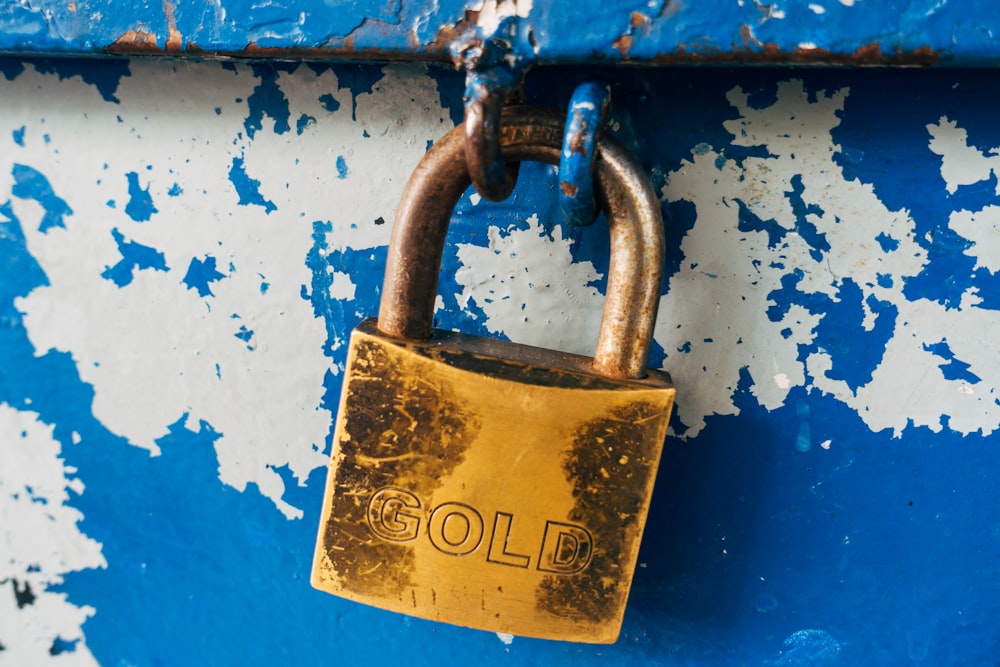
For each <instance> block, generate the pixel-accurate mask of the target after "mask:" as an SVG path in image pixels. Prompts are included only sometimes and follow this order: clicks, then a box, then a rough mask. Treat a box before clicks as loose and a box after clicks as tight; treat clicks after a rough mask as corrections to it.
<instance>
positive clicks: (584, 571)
mask: <svg viewBox="0 0 1000 667" xmlns="http://www.w3.org/2000/svg"><path fill="white" fill-rule="evenodd" d="M349 355H350V356H349V359H348V369H347V379H346V380H345V389H344V392H343V394H342V397H341V404H340V419H339V420H338V423H337V430H336V434H335V436H334V438H335V443H336V445H335V454H334V462H333V465H332V467H331V469H330V473H329V481H328V486H327V494H326V498H325V503H324V506H323V519H322V524H321V525H322V528H321V531H320V536H319V542H318V545H317V551H316V561H315V567H314V570H313V585H314V586H316V587H317V588H320V589H322V590H326V591H329V592H331V593H335V594H337V595H340V596H342V597H346V598H349V599H352V600H356V601H358V602H364V603H368V604H374V605H376V606H379V607H382V608H385V609H390V610H392V611H397V612H402V613H405V614H410V615H413V616H419V617H422V618H428V619H431V620H436V621H445V622H448V623H453V624H457V625H464V626H469V627H475V628H487V629H490V630H495V631H497V632H506V633H510V634H514V635H521V636H533V637H543V638H548V639H564V640H571V641H581V642H594V643H607V642H613V641H615V639H617V637H618V632H619V628H620V625H621V621H622V615H623V614H624V611H625V602H626V599H627V596H628V590H629V585H630V583H631V580H632V575H633V569H634V567H635V563H636V560H637V557H638V551H639V543H640V539H641V537H642V528H643V524H644V522H645V518H646V512H647V510H648V507H649V498H650V496H651V494H652V488H653V482H654V479H655V477H656V469H657V465H658V464H659V458H660V450H661V445H662V443H663V439H664V437H665V436H666V431H667V422H668V420H669V415H670V410H671V407H672V404H673V398H674V390H673V387H672V385H671V383H670V379H669V377H668V376H667V375H666V374H665V373H661V372H656V371H650V373H649V374H648V375H647V377H646V378H644V379H642V380H613V379H609V378H604V377H601V376H599V375H595V374H594V373H593V371H591V370H590V365H591V363H592V359H590V358H588V357H580V356H576V355H569V354H563V353H559V352H553V351H551V350H544V349H540V348H535V347H529V346H525V345H517V344H515V343H510V342H506V341H498V340H492V339H485V338H478V337H475V336H467V335H463V334H457V333H452V332H445V331H440V330H435V331H434V335H433V336H432V337H431V339H430V340H428V341H405V340H400V339H395V338H390V337H388V336H385V335H384V334H382V333H380V332H379V331H378V329H377V328H376V327H375V320H373V319H368V320H366V321H365V322H363V323H362V324H361V325H360V326H359V327H358V328H357V329H355V331H354V332H353V333H352V335H351V346H350V352H349Z"/></svg>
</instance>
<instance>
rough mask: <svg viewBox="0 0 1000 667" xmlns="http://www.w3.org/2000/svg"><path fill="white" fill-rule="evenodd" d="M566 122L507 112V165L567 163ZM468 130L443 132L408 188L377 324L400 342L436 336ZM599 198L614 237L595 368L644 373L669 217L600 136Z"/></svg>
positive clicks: (626, 159) (620, 150)
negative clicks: (440, 283) (437, 300)
mask: <svg viewBox="0 0 1000 667" xmlns="http://www.w3.org/2000/svg"><path fill="white" fill-rule="evenodd" d="M564 124H565V118H564V116H563V115H562V114H559V113H556V112H552V111H549V110H546V109H537V108H532V107H512V108H510V109H508V110H506V111H505V112H504V116H503V126H502V128H501V133H500V134H501V143H502V146H503V151H504V153H503V154H504V158H505V159H506V160H508V161H521V160H536V161H540V162H548V163H549V164H559V155H560V151H561V148H562V138H563V128H564ZM464 149H465V135H464V128H462V126H459V127H456V128H455V129H454V130H452V131H451V132H449V133H448V134H446V135H445V136H444V137H442V138H441V139H440V140H439V141H438V142H437V143H435V144H434V146H433V147H432V148H431V149H430V150H429V151H428V152H427V154H426V155H425V156H424V157H423V159H421V161H420V163H419V164H417V167H416V169H415V170H414V172H413V174H412V175H411V176H410V180H409V181H408V182H407V184H406V188H405V189H404V190H403V197H402V199H401V200H400V203H399V207H398V208H397V209H396V219H395V223H394V225H393V229H392V239H391V240H390V242H389V252H388V256H387V258H386V267H385V279H384V281H383V284H382V300H381V303H380V305H379V315H378V329H379V330H380V331H381V332H382V333H384V334H386V335H389V336H394V337H396V338H410V339H426V338H429V337H430V336H431V329H432V322H433V316H434V301H435V297H436V295H437V283H438V275H439V274H440V272H441V257H442V254H443V252H444V242H445V236H446V234H447V231H448V223H449V222H450V221H451V216H452V212H453V210H454V208H455V205H456V204H457V203H458V200H459V199H460V198H461V196H462V194H463V193H464V192H465V190H466V188H468V187H469V185H470V184H471V180H470V177H469V172H468V168H467V167H466V163H465V160H464V159H463V152H464ZM595 177H596V179H597V188H596V190H597V197H598V201H599V202H600V204H601V208H603V209H604V210H605V211H606V212H607V217H608V227H609V230H610V236H611V261H610V264H609V267H608V287H607V295H606V297H605V301H604V311H603V314H602V316H601V328H600V333H599V334H598V339H597V349H596V351H595V353H594V364H593V365H594V370H595V371H597V372H598V373H601V374H603V375H607V376H610V377H617V378H641V377H644V376H645V375H646V365H647V363H648V360H649V347H650V342H651V340H652V337H653V325H654V322H655V320H656V309H657V306H658V305H659V302H660V288H661V286H662V284H663V219H662V216H661V213H660V205H659V201H658V200H657V198H656V195H655V193H654V192H653V186H652V184H651V183H650V182H649V178H648V177H647V176H646V174H645V173H644V172H643V170H642V168H641V167H640V166H639V164H638V162H636V160H635V158H634V157H633V156H632V155H631V154H630V153H629V152H628V150H627V149H626V148H625V147H624V146H622V145H621V144H620V143H619V142H618V141H617V140H615V139H614V138H613V137H607V136H605V137H602V138H600V139H599V140H598V146H597V165H596V171H595Z"/></svg>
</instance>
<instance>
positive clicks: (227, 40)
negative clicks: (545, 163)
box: [0, 0, 1000, 66]
mask: <svg viewBox="0 0 1000 667" xmlns="http://www.w3.org/2000/svg"><path fill="white" fill-rule="evenodd" d="M0 25H2V26H3V27H4V28H5V30H4V31H3V32H2V33H0V52H6V53H26V52H30V53H49V54H64V55H72V54H76V55H93V54H105V53H118V54H138V53H169V54H171V55H176V56H183V55H189V56H201V55H205V54H226V55H232V56H237V57H247V56H252V57H262V56H265V57H273V56H278V55H282V56H286V57H299V58H301V57H308V58H313V59H316V58H336V59H344V58H355V59H369V60H370V59H373V58H375V59H392V60H398V59H405V60H438V61H447V60H449V54H448V49H449V45H450V43H452V42H453V41H454V40H455V39H456V37H457V36H459V35H462V34H467V33H476V34H478V35H480V36H481V37H483V38H493V37H496V38H498V39H501V40H503V41H504V42H506V43H508V44H509V45H510V46H511V49H512V53H513V54H515V56H516V57H517V58H518V59H523V60H529V61H533V62H540V63H556V62H562V63H566V62H576V63H593V62H596V61H607V62H618V61H632V62H654V63H661V64H662V63H669V62H740V63H745V62H767V63H817V62H822V63H839V64H853V65H871V64H879V63H892V64H923V65H927V64H942V65H993V66H996V65H997V64H1000V58H998V50H997V46H996V39H995V34H996V32H997V30H998V29H1000V15H998V14H997V12H996V8H995V6H994V4H993V3H992V2H989V1H988V0H913V1H910V2H899V1H898V0H894V1H892V2H874V1H873V0H864V1H863V0H774V1H772V2H761V1H760V0H714V1H712V2H678V1H676V0H675V1H671V0H577V1H575V2H572V3H566V2H535V1H534V0H433V1H431V0H395V1H394V2H384V1H372V0H327V1H325V2H316V1H315V0H289V1H287V2H250V3H233V2H223V0H209V1H208V2H204V3H194V2H178V1H177V0H153V1H150V0H78V1H73V2H63V1H61V0H58V1H57V0H35V1H33V2H30V3H29V2H7V3H4V4H2V5H0Z"/></svg>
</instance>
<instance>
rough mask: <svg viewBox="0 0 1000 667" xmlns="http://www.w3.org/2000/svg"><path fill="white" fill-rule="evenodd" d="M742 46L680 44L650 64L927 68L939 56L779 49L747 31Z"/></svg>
mask: <svg viewBox="0 0 1000 667" xmlns="http://www.w3.org/2000/svg"><path fill="white" fill-rule="evenodd" d="M741 35H742V37H743V40H744V43H743V44H742V45H736V44H733V46H732V48H731V50H729V51H723V50H722V49H718V48H711V47H705V46H701V45H692V46H686V45H683V44H682V45H680V47H679V48H678V49H677V51H675V52H673V53H665V54H661V55H659V56H656V57H654V58H653V59H652V60H651V61H650V64H653V65H679V64H688V65H693V64H706V65H740V64H753V65H816V66H823V65H833V66H845V67H879V66H897V67H900V66H902V67H927V66H930V65H935V64H937V62H938V58H939V54H938V52H937V51H935V50H933V49H931V48H930V47H929V46H923V47H920V48H919V49H914V50H912V51H902V50H897V51H894V52H885V51H883V50H882V47H881V46H879V45H878V44H865V45H862V46H859V47H858V48H857V49H855V50H854V51H852V52H850V53H846V52H837V51H830V50H828V49H803V48H796V49H793V50H791V51H788V50H782V49H781V48H779V47H778V45H776V44H767V43H762V42H758V41H756V40H754V39H753V36H752V34H750V32H749V30H742V31H741Z"/></svg>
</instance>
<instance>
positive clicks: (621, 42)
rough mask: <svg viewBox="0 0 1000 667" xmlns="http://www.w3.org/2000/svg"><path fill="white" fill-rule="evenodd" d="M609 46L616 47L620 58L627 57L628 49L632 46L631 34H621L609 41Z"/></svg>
mask: <svg viewBox="0 0 1000 667" xmlns="http://www.w3.org/2000/svg"><path fill="white" fill-rule="evenodd" d="M611 46H613V47H615V48H616V49H618V53H620V54H622V58H628V50H629V49H631V48H632V35H622V36H621V37H619V38H618V39H616V40H615V41H613V42H611Z"/></svg>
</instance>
